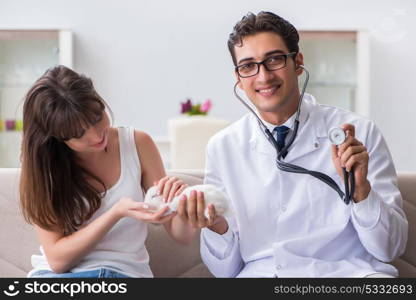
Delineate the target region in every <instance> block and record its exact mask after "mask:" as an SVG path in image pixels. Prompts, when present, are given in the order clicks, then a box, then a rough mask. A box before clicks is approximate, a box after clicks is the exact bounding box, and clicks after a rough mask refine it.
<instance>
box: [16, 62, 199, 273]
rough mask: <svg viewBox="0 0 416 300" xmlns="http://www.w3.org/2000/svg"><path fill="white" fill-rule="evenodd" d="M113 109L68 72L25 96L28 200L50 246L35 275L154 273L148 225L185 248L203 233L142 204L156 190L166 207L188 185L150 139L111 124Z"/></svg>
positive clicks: (23, 194)
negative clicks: (170, 170)
mask: <svg viewBox="0 0 416 300" xmlns="http://www.w3.org/2000/svg"><path fill="white" fill-rule="evenodd" d="M108 111H109V109H108V106H107V105H106V103H105V102H104V100H103V99H102V98H101V97H100V96H99V95H98V94H97V92H96V91H95V89H94V87H93V84H92V81H91V80H90V79H89V78H87V77H85V76H83V75H79V74H77V73H76V72H74V71H72V70H70V69H69V68H67V67H64V66H57V67H54V68H52V69H49V70H48V71H47V72H46V73H45V74H44V75H43V76H42V77H41V78H40V79H38V80H37V82H36V83H35V84H34V85H33V87H32V88H31V89H30V90H29V92H28V94H27V96H26V99H25V102H24V107H23V122H24V129H23V142H22V170H21V183H20V200H21V207H22V211H23V215H24V217H25V219H26V220H27V221H28V222H29V223H31V224H34V225H35V229H36V232H37V235H38V238H39V241H40V244H41V245H42V246H41V255H33V256H32V265H33V267H34V269H33V270H32V271H31V272H29V274H28V277H152V272H151V270H150V268H149V257H148V253H147V251H146V248H145V245H144V242H145V239H146V235H147V225H146V223H148V222H152V223H163V224H164V225H165V228H166V230H167V231H168V232H169V233H170V234H171V235H172V237H173V238H174V239H176V240H178V241H182V242H184V241H189V240H190V239H191V238H192V236H193V235H194V233H195V230H194V229H193V228H191V227H190V226H188V225H187V223H186V220H183V219H182V218H180V217H179V216H178V215H176V214H175V213H173V214H170V215H167V216H165V213H166V211H167V207H165V208H164V209H161V210H160V211H156V212H154V211H153V210H151V208H150V207H148V206H147V205H146V204H144V203H143V192H145V191H146V190H147V189H148V188H149V187H151V186H152V185H154V184H158V188H159V192H160V193H161V194H163V196H164V198H165V199H166V201H170V200H171V199H172V198H173V197H174V196H175V195H178V194H180V192H181V191H182V190H183V189H184V188H185V187H186V184H184V182H183V181H181V180H179V179H177V178H174V177H173V178H170V177H167V176H166V174H165V171H164V168H163V165H162V161H161V159H160V155H159V152H158V150H157V148H156V146H155V144H154V143H153V141H152V139H151V138H150V137H149V136H148V135H147V134H146V133H144V132H141V131H137V130H134V129H132V128H126V127H119V128H113V127H111V126H110V118H109V113H108Z"/></svg>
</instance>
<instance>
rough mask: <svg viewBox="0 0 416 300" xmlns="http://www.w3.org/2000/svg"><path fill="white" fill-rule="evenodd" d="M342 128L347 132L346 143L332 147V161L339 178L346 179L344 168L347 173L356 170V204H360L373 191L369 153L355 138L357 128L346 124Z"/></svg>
mask: <svg viewBox="0 0 416 300" xmlns="http://www.w3.org/2000/svg"><path fill="white" fill-rule="evenodd" d="M341 128H342V129H343V130H344V131H345V132H346V135H347V138H346V140H345V142H344V143H343V144H341V145H339V146H335V145H332V161H333V162H334V165H335V168H336V169H337V172H338V174H339V176H341V178H342V179H344V175H343V172H342V168H343V167H345V168H346V170H347V172H350V171H351V169H353V170H354V176H355V191H354V195H353V199H354V202H356V203H358V202H360V201H362V200H364V199H366V198H367V196H368V194H369V193H370V190H371V185H370V182H369V181H368V180H367V173H368V158H369V157H368V152H367V148H366V147H365V146H364V145H363V143H361V142H360V141H359V140H357V139H356V138H355V127H354V125H351V124H344V125H342V126H341Z"/></svg>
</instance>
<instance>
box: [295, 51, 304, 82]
mask: <svg viewBox="0 0 416 300" xmlns="http://www.w3.org/2000/svg"><path fill="white" fill-rule="evenodd" d="M295 64H296V75H298V76H299V75H301V74H302V73H303V69H302V68H301V67H300V66H303V54H302V53H301V52H299V53H298V54H297V55H296V58H295Z"/></svg>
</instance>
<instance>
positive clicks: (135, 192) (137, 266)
mask: <svg viewBox="0 0 416 300" xmlns="http://www.w3.org/2000/svg"><path fill="white" fill-rule="evenodd" d="M118 136H119V145H120V169H121V171H120V178H119V179H118V181H117V183H116V184H115V185H114V186H113V187H111V188H110V189H109V190H107V194H106V195H105V197H104V198H103V199H102V204H101V207H100V208H99V209H98V210H97V211H96V212H95V213H94V215H93V216H92V217H91V218H90V219H89V220H88V221H87V222H86V223H87V224H88V223H90V222H92V221H94V220H95V219H96V218H98V217H99V216H101V215H102V214H103V213H104V212H106V211H107V210H109V209H110V208H111V207H112V206H113V205H114V204H115V203H116V202H117V201H118V200H119V199H120V198H122V197H130V198H132V199H133V200H135V201H140V202H142V201H143V191H142V188H141V185H140V183H141V166H140V160H139V157H138V153H137V150H136V143H135V139H134V129H133V128H130V127H119V128H118ZM146 236H147V224H146V223H144V222H141V221H138V220H136V219H133V218H128V217H124V218H122V219H120V220H119V221H118V222H117V223H116V224H115V225H114V226H113V227H112V228H111V229H110V230H109V232H108V233H107V234H106V235H105V236H104V237H103V238H102V239H101V240H100V242H98V244H97V245H96V246H95V247H94V249H93V250H92V251H91V252H89V253H88V254H87V255H86V256H85V257H84V258H83V259H82V260H81V262H80V263H79V264H78V265H77V266H76V267H74V268H72V269H71V270H70V272H82V271H87V270H94V269H97V268H107V269H112V270H115V271H118V272H121V273H124V274H126V275H128V276H132V277H153V274H152V271H151V270H150V267H149V255H148V253H147V250H146V247H145V245H144V242H145V240H146ZM40 249H41V253H42V255H32V266H33V267H34V269H33V270H32V271H30V272H29V274H28V277H30V274H31V273H33V272H34V271H37V270H51V268H50V266H49V264H48V262H47V260H46V256H45V254H44V251H43V248H42V247H40Z"/></svg>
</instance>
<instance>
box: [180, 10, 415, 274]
mask: <svg viewBox="0 0 416 300" xmlns="http://www.w3.org/2000/svg"><path fill="white" fill-rule="evenodd" d="M298 41H299V36H298V33H297V31H296V29H295V28H294V27H293V26H292V25H291V24H290V23H289V22H287V21H286V20H284V19H282V18H280V17H279V16H277V15H275V14H272V13H269V12H261V13H259V14H258V15H254V14H248V15H247V16H245V17H244V18H243V19H242V20H241V21H240V22H239V23H238V24H237V25H236V26H235V27H234V31H233V33H232V34H231V35H230V38H229V41H228V46H229V49H230V52H231V56H232V58H233V61H234V64H235V66H236V68H235V74H236V78H237V81H238V87H239V88H240V89H241V90H243V91H244V92H245V95H246V96H247V97H248V99H250V101H251V102H252V104H253V105H254V106H255V108H256V110H257V114H258V116H259V117H260V118H261V119H262V121H263V122H264V124H265V125H266V127H267V128H268V129H269V130H270V132H273V133H274V135H275V137H276V139H277V143H278V144H279V143H280V144H281V145H280V146H283V145H284V143H285V142H287V136H286V137H285V136H284V134H285V133H287V132H288V131H289V134H288V136H290V130H293V126H292V125H293V122H294V119H295V115H296V111H297V107H298V103H299V99H300V91H299V88H298V76H299V75H301V74H302V72H303V70H302V68H301V67H299V66H300V65H303V56H302V54H301V53H300V52H299V47H298ZM300 111H301V113H300V118H299V121H300V125H299V130H298V133H297V136H296V139H295V141H294V142H293V144H292V145H291V146H290V148H289V149H288V153H287V154H286V155H285V156H284V159H283V161H284V162H287V163H291V164H295V165H298V166H301V167H303V168H306V169H309V170H314V171H319V172H322V173H324V174H327V175H328V176H330V177H331V178H332V179H333V180H335V181H336V183H337V184H338V186H340V187H342V189H343V188H344V180H343V173H342V169H341V168H342V167H345V168H346V170H347V171H352V172H353V173H354V175H355V192H354V194H353V201H351V203H349V204H348V205H347V204H345V203H344V202H343V201H342V199H341V198H340V196H339V195H338V194H337V192H336V191H335V190H334V189H332V188H331V187H330V186H328V185H327V184H325V183H324V182H322V181H320V180H318V179H316V178H314V177H312V176H310V175H306V174H295V173H288V172H283V171H281V170H279V169H278V168H277V166H276V150H275V149H274V148H273V146H272V145H271V144H270V143H269V141H268V139H267V137H266V136H265V134H264V130H263V128H262V127H261V126H260V125H259V122H258V121H257V119H256V118H255V116H253V115H252V114H250V113H248V114H247V115H245V116H244V117H242V118H241V119H240V120H239V121H237V122H235V123H234V124H232V125H231V126H229V127H228V128H226V129H224V130H222V131H221V132H219V133H218V134H216V135H215V136H214V137H213V138H212V139H211V140H210V142H209V144H208V146H207V157H206V158H207V163H206V177H205V183H207V184H214V185H216V186H218V187H220V188H222V189H223V190H224V191H225V192H226V193H227V194H228V196H229V198H230V201H231V207H232V209H233V216H232V217H227V218H223V217H218V216H216V214H215V208H214V207H213V206H212V205H211V206H210V207H209V209H210V215H211V218H210V219H209V220H208V219H205V218H204V217H203V209H202V208H201V207H202V205H203V195H200V194H198V195H197V196H196V195H193V196H192V197H190V198H189V199H188V202H186V203H184V202H182V203H181V204H180V208H179V214H180V215H182V216H184V217H185V218H188V219H189V221H190V223H191V224H193V225H194V227H200V228H203V229H202V233H201V255H202V259H203V261H204V262H205V264H206V265H207V266H208V268H209V269H210V271H211V272H212V273H213V274H214V275H215V276H218V277H371V276H377V277H383V276H386V277H393V276H397V275H398V274H397V270H396V269H395V268H394V267H393V266H392V265H390V264H387V263H386V262H390V261H392V260H394V259H395V258H397V257H398V256H400V255H401V254H402V253H403V252H404V249H405V246H406V241H407V234H408V223H407V220H406V216H405V214H404V212H403V210H402V198H401V195H400V192H399V190H398V188H397V178H396V172H395V169H394V166H393V162H392V158H391V156H390V153H389V150H388V148H387V145H386V142H385V140H384V138H383V137H382V135H381V133H380V131H379V130H378V128H377V127H376V126H375V125H374V123H373V122H372V121H370V120H367V119H365V118H363V117H361V116H358V115H356V114H354V113H351V112H348V111H345V110H342V109H339V108H336V107H330V106H323V105H319V104H318V103H317V102H316V100H315V99H314V98H313V97H312V96H311V95H308V94H305V97H304V98H303V101H302V103H301V110H300ZM281 126H285V127H281ZM276 127H279V128H277V129H275V128H276ZM333 127H341V128H343V129H344V131H345V132H346V135H347V139H346V141H345V143H344V144H342V145H340V146H338V147H336V146H333V145H332V144H331V142H330V140H329V138H328V131H329V130H330V129H331V128H333ZM282 128H283V129H284V130H282ZM276 132H277V133H276ZM282 132H283V138H282V135H281V133H282ZM279 134H280V136H279ZM282 143H283V145H282Z"/></svg>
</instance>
